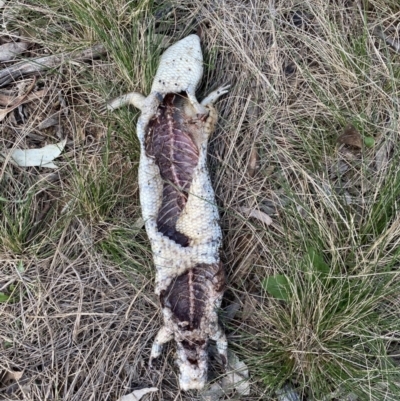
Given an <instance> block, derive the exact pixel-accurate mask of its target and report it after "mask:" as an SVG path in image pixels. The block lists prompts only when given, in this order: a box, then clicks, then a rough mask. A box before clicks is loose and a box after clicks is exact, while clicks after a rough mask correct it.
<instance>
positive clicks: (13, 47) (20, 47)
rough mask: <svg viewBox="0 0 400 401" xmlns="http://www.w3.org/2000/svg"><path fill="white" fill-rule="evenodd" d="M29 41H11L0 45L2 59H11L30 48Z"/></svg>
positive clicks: (0, 59)
mask: <svg viewBox="0 0 400 401" xmlns="http://www.w3.org/2000/svg"><path fill="white" fill-rule="evenodd" d="M28 46H29V43H27V42H10V43H4V45H1V46H0V61H1V62H4V61H9V60H12V59H14V58H15V56H17V55H18V54H21V53H23V52H24V51H26V50H27V49H28Z"/></svg>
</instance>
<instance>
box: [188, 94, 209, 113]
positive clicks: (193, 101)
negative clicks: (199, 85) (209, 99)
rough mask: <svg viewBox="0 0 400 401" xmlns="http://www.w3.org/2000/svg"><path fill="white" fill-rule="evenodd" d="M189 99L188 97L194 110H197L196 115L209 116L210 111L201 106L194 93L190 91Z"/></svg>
mask: <svg viewBox="0 0 400 401" xmlns="http://www.w3.org/2000/svg"><path fill="white" fill-rule="evenodd" d="M187 97H188V99H189V101H190V104H191V105H192V107H193V109H194V110H195V112H196V114H200V115H205V116H206V115H207V114H208V110H207V109H206V108H205V107H204V105H203V104H200V103H199V102H198V100H197V99H196V96H195V94H194V92H193V91H191V90H188V91H187Z"/></svg>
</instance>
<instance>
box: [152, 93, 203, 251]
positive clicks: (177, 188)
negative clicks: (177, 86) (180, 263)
mask: <svg viewBox="0 0 400 401" xmlns="http://www.w3.org/2000/svg"><path fill="white" fill-rule="evenodd" d="M185 101H187V94H186V93H185V92H183V93H180V94H174V93H170V94H168V95H166V96H165V98H164V99H163V101H162V102H161V104H160V106H159V107H158V110H157V113H156V115H155V116H154V117H153V118H152V119H151V120H150V122H149V126H148V128H147V133H146V137H145V149H146V153H147V155H148V156H149V157H152V158H154V160H155V162H156V164H157V166H158V168H159V169H160V175H161V178H162V179H163V194H162V204H161V209H160V211H159V213H158V218H157V227H158V230H159V231H160V232H161V233H162V234H163V235H165V236H167V237H168V238H170V239H171V240H173V241H175V242H176V243H177V244H180V245H182V246H185V247H186V246H188V245H189V238H188V237H187V236H186V235H184V234H182V233H180V232H179V231H178V230H177V229H176V222H177V220H178V218H179V216H180V214H181V212H182V210H183V208H184V207H185V205H186V201H187V198H188V191H189V188H190V185H191V183H192V178H193V170H194V168H195V167H196V165H197V164H198V161H199V149H198V148H197V146H196V144H195V142H194V140H193V138H194V136H195V133H194V132H193V131H194V130H195V129H196V128H197V127H196V124H195V123H193V122H192V121H193V120H192V118H191V116H190V115H189V116H188V115H187V114H186V113H185V108H184V107H182V104H183V102H185Z"/></svg>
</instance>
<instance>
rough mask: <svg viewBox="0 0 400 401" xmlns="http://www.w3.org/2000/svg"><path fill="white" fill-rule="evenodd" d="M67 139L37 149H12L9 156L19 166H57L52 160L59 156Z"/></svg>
mask: <svg viewBox="0 0 400 401" xmlns="http://www.w3.org/2000/svg"><path fill="white" fill-rule="evenodd" d="M66 143H67V139H64V140H62V141H61V142H59V143H56V144H55V145H46V146H44V147H43V148H39V149H26V150H24V149H14V150H13V151H12V152H11V158H12V159H13V160H14V161H15V162H16V163H17V164H18V166H21V167H31V166H40V167H47V168H57V167H58V166H56V165H55V164H54V163H52V161H53V160H54V159H55V158H57V157H58V156H60V154H61V152H62V151H63V149H64V147H65V144H66Z"/></svg>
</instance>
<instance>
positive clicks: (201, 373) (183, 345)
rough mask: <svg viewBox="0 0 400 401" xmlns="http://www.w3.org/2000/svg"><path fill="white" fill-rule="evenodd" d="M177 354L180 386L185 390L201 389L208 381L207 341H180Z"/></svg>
mask: <svg viewBox="0 0 400 401" xmlns="http://www.w3.org/2000/svg"><path fill="white" fill-rule="evenodd" d="M177 355H178V358H177V365H178V366H179V385H180V388H181V389H182V390H184V391H187V390H201V389H202V388H203V387H204V385H205V383H206V381H207V359H208V355H207V342H206V341H205V340H191V341H189V340H182V341H179V342H178V343H177Z"/></svg>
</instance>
